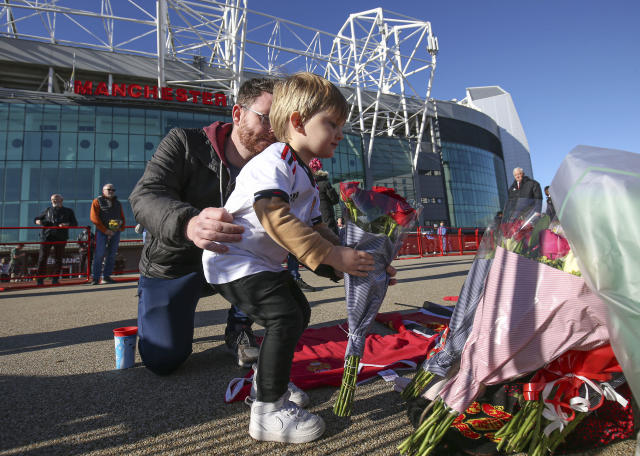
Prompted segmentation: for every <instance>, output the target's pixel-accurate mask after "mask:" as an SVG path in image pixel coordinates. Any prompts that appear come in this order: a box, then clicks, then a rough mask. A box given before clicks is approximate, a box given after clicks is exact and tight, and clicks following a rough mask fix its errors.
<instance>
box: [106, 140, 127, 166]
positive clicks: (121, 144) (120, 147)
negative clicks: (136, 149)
mask: <svg viewBox="0 0 640 456" xmlns="http://www.w3.org/2000/svg"><path fill="white" fill-rule="evenodd" d="M109 147H110V148H111V160H113V161H127V160H129V136H128V135H116V134H114V135H113V138H112V139H111V142H110V143H109Z"/></svg>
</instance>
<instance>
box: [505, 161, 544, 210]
mask: <svg viewBox="0 0 640 456" xmlns="http://www.w3.org/2000/svg"><path fill="white" fill-rule="evenodd" d="M513 178H514V181H513V183H512V184H511V187H509V199H508V201H507V205H508V207H509V211H508V212H507V214H508V216H509V217H510V214H511V213H513V211H515V212H521V211H524V210H526V209H527V206H529V205H532V204H533V207H532V208H533V209H534V210H535V211H536V212H538V213H540V212H541V211H542V191H541V190H540V184H539V183H538V181H535V180H533V179H531V178H529V177H528V176H525V174H524V170H523V169H522V168H514V170H513Z"/></svg>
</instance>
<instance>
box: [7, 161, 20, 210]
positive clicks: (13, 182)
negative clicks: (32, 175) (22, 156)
mask: <svg viewBox="0 0 640 456" xmlns="http://www.w3.org/2000/svg"><path fill="white" fill-rule="evenodd" d="M21 167H22V162H7V165H6V168H5V175H4V176H5V177H4V197H5V202H7V201H20V191H21V189H22V172H21V171H20V168H21Z"/></svg>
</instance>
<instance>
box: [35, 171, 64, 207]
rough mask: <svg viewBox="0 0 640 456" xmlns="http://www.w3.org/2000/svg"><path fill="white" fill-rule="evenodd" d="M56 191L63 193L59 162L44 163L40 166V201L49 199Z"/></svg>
mask: <svg viewBox="0 0 640 456" xmlns="http://www.w3.org/2000/svg"><path fill="white" fill-rule="evenodd" d="M54 193H62V189H61V188H60V182H59V180H58V166H57V163H44V164H43V165H42V167H41V168H40V195H39V198H38V199H39V200H40V201H49V200H50V199H51V195H53V194H54Z"/></svg>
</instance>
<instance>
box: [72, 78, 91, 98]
mask: <svg viewBox="0 0 640 456" xmlns="http://www.w3.org/2000/svg"><path fill="white" fill-rule="evenodd" d="M73 91H74V92H75V93H78V94H80V95H92V92H93V82H91V81H86V82H85V83H84V84H82V81H75V82H74V83H73Z"/></svg>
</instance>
